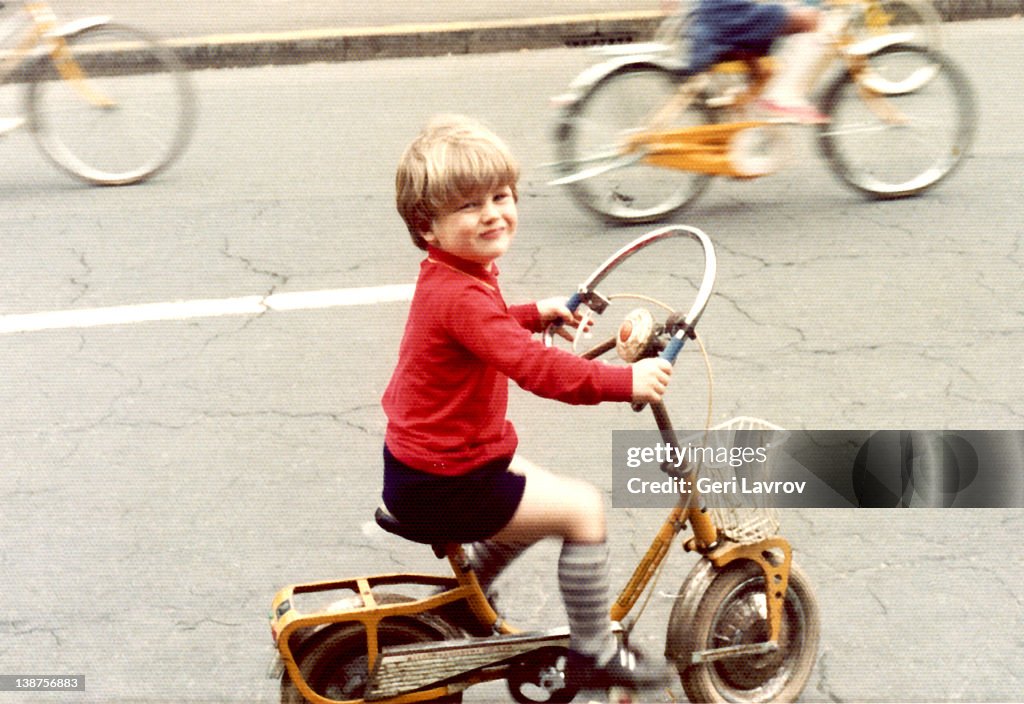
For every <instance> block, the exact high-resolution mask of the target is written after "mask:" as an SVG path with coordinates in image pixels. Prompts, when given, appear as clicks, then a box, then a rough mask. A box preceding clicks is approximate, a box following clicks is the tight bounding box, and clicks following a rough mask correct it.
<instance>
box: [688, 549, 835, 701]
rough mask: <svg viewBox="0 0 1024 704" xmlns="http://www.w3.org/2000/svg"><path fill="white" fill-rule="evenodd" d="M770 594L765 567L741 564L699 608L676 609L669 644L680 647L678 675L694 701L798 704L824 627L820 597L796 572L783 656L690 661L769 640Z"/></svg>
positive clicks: (719, 578)
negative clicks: (707, 653) (709, 651)
mask: <svg viewBox="0 0 1024 704" xmlns="http://www.w3.org/2000/svg"><path fill="white" fill-rule="evenodd" d="M684 589H685V584H684ZM764 592H765V583H764V573H763V572H762V571H761V568H760V566H758V565H757V564H755V563H753V562H750V561H742V562H738V563H734V564H732V565H729V566H727V567H726V568H724V569H723V570H721V571H718V572H717V573H716V574H715V575H714V577H713V578H712V581H711V582H710V584H708V586H707V589H706V591H705V592H704V594H703V596H702V597H701V598H700V599H699V600H697V602H696V603H694V604H692V605H691V606H689V607H680V608H677V609H673V613H672V615H671V617H670V619H669V635H668V637H669V639H673V638H675V639H677V640H678V642H679V653H678V657H679V659H678V660H677V661H676V669H677V670H678V672H679V678H680V680H681V681H682V683H683V688H684V689H685V690H686V695H687V697H688V698H689V699H690V701H693V702H716V703H724V702H744V703H745V704H766V703H767V702H793V701H796V699H797V698H798V697H799V696H800V693H801V692H802V691H803V690H804V688H805V687H806V686H807V681H808V679H809V678H810V676H811V672H812V671H813V669H814V663H815V662H816V661H817V657H818V641H819V638H820V633H821V624H820V616H819V609H818V602H817V598H816V597H815V596H814V591H813V589H812V588H811V586H810V583H809V582H808V580H807V577H805V576H804V574H803V572H802V571H801V570H800V568H799V567H797V566H796V565H795V564H793V565H791V566H790V570H789V586H788V589H787V590H786V600H785V606H784V611H783V619H782V628H781V631H780V634H779V649H778V650H777V651H775V652H772V653H767V654H764V655H755V656H741V657H733V658H727V659H724V660H720V661H716V662H703V663H699V664H692V663H691V662H690V660H691V658H690V656H691V655H692V653H694V652H698V651H701V650H704V649H707V648H720V647H723V646H726V645H741V644H748V643H757V642H761V641H764V640H765V639H767V637H768V626H767V621H766V620H765V619H764V617H763V613H764V609H765V608H766V607H765V602H766V598H765V594H764ZM681 603H682V601H679V602H677V606H678V605H679V604H681ZM684 612H685V613H684Z"/></svg>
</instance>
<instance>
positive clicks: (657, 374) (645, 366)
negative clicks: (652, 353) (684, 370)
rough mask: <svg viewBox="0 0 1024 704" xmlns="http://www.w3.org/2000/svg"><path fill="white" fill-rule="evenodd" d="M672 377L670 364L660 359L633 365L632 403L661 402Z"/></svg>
mask: <svg viewBox="0 0 1024 704" xmlns="http://www.w3.org/2000/svg"><path fill="white" fill-rule="evenodd" d="M671 376H672V364H671V363H670V362H669V361H668V360H666V359H661V358H660V357H650V358H647V359H641V360H639V361H637V362H634V363H633V403H656V402H658V401H661V398H662V396H664V395H665V389H667V388H668V381H669V377H671Z"/></svg>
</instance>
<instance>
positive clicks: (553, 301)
mask: <svg viewBox="0 0 1024 704" xmlns="http://www.w3.org/2000/svg"><path fill="white" fill-rule="evenodd" d="M567 303H568V299H566V298H558V297H555V298H545V299H544V300H541V301H537V304H536V305H537V312H538V313H540V320H541V323H543V324H544V326H545V327H546V326H548V325H551V324H552V323H554V322H558V321H561V322H563V323H565V324H567V325H570V326H572V327H574V328H575V327H579V325H580V323H581V322H582V321H583V315H582V314H580V313H579V312H576V313H573V312H572V311H570V310H569V307H568V305H566V304H567ZM591 323H592V321H591V320H590V319H589V318H588V319H587V322H586V326H587V327H588V328H589V327H590V325H591ZM557 332H558V334H559V335H561V336H562V337H565V338H566V339H568V340H571V339H573V336H572V334H570V333H568V332H567V331H565V330H564V329H559V330H558V331H557Z"/></svg>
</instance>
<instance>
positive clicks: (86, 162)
mask: <svg viewBox="0 0 1024 704" xmlns="http://www.w3.org/2000/svg"><path fill="white" fill-rule="evenodd" d="M16 4H17V8H15V10H16V11H15V12H14V13H13V14H10V15H9V16H7V17H6V18H4V19H2V20H0V82H2V85H17V86H22V85H23V86H24V87H25V94H24V104H23V115H19V116H7V117H4V118H2V119H0V134H7V133H9V132H12V131H13V130H15V129H18V128H20V127H22V126H25V127H28V129H29V130H30V131H31V132H32V135H33V136H34V137H35V140H36V142H37V144H38V145H39V147H40V148H41V149H42V151H43V153H44V154H45V155H46V156H47V158H49V160H50V161H52V162H53V163H54V164H55V165H56V166H57V167H59V168H60V169H62V170H64V171H65V172H67V173H68V174H71V175H72V176H75V177H77V178H79V179H81V180H83V181H86V182H87V183H91V184H97V185H107V186H110V185H127V184H132V183H139V182H141V181H144V180H146V179H148V178H151V177H152V176H153V175H155V174H157V173H159V172H160V171H162V170H163V169H166V168H167V167H168V166H169V165H170V164H171V163H173V162H174V160H175V159H177V158H178V157H179V156H180V155H181V153H182V152H183V151H184V149H185V147H186V145H187V144H188V141H189V138H190V137H191V134H192V131H193V127H194V124H195V113H196V106H195V96H194V92H193V89H192V85H191V81H190V80H189V77H188V75H187V73H186V72H185V70H184V67H183V66H182V64H181V62H180V61H179V60H178V59H177V57H176V56H175V55H174V53H173V52H172V51H171V50H170V49H168V48H167V47H165V46H163V45H161V44H160V43H159V42H157V41H156V40H155V39H154V38H152V37H151V36H150V35H149V34H147V33H145V32H143V31H141V30H138V29H135V28H134V27H130V26H128V25H124V24H117V23H114V22H111V21H110V20H109V19H108V18H106V17H87V18H82V19H78V20H74V21H71V22H68V23H66V24H60V23H58V20H57V17H56V15H55V14H54V12H53V10H52V9H51V8H50V6H49V4H48V3H46V2H38V1H36V0H27V1H25V2H18V3H16ZM5 5H10V3H2V2H0V10H2V9H4V7H5Z"/></svg>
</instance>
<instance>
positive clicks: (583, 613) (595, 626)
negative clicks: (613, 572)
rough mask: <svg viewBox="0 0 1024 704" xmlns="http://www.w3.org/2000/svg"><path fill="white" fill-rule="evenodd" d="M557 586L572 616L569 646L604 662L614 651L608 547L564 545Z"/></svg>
mask: <svg viewBox="0 0 1024 704" xmlns="http://www.w3.org/2000/svg"><path fill="white" fill-rule="evenodd" d="M558 586H559V588H560V590H561V592H562V600H563V601H564V602H565V611H566V613H567V614H568V616H569V647H570V648H572V649H573V650H575V651H577V652H579V653H583V654H585V655H591V656H594V657H596V658H597V661H598V662H605V661H606V660H607V659H608V658H609V657H611V655H612V654H613V653H614V652H615V647H616V643H615V638H614V637H613V636H612V626H611V620H610V619H609V616H608V610H609V604H608V546H607V544H605V543H570V542H565V543H562V553H561V555H559V558H558Z"/></svg>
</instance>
